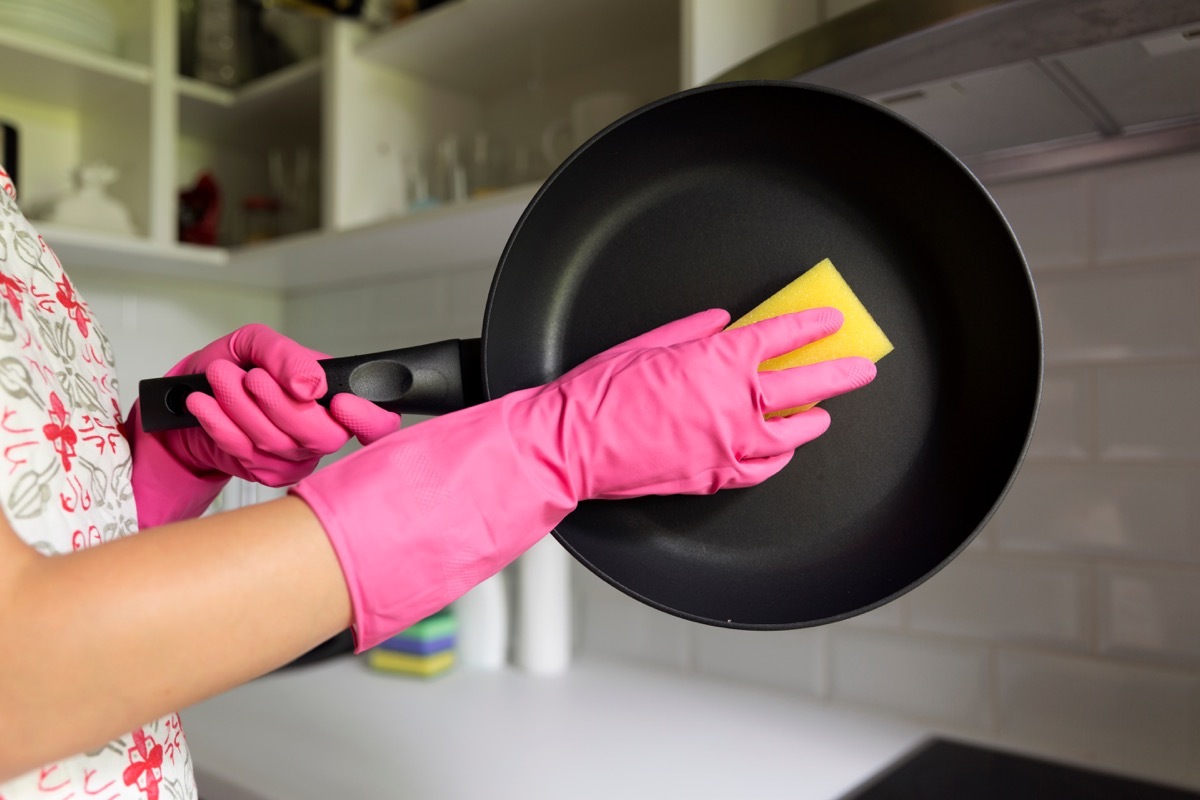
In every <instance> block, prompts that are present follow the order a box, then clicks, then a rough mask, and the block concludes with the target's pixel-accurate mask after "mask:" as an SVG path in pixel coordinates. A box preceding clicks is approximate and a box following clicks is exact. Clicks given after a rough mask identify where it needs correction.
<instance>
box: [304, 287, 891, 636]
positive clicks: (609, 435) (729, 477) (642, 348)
mask: <svg viewBox="0 0 1200 800" xmlns="http://www.w3.org/2000/svg"><path fill="white" fill-rule="evenodd" d="M841 319H842V317H841V313H840V312H838V311H837V310H835V309H814V310H810V311H805V312H801V313H799V314H790V315H786V316H783V317H777V318H775V319H772V320H766V321H764V322H760V323H757V324H755V325H748V326H746V327H743V328H737V329H734V330H731V331H725V330H724V328H725V326H726V325H728V324H729V315H728V314H727V313H725V312H724V311H721V310H712V311H706V312H703V313H700V314H696V315H693V316H690V317H686V318H684V319H681V320H677V321H676V322H673V323H670V324H668V325H665V326H663V327H661V328H658V329H656V330H654V331H651V332H650V333H647V334H644V335H643V336H639V337H637V338H636V339H633V340H631V341H629V342H626V343H624V344H622V345H618V346H617V347H615V348H613V349H611V350H608V351H606V352H604V353H602V354H600V355H598V356H596V357H594V358H592V359H590V360H588V361H587V362H585V363H584V364H582V365H580V366H579V367H577V368H575V369H573V370H571V371H570V372H569V373H567V374H566V375H564V376H563V377H561V378H559V379H558V380H555V381H554V382H552V383H549V384H547V385H545V386H540V387H536V388H533V389H526V390H522V391H518V392H514V393H512V394H509V395H505V396H504V397H501V398H498V399H496V400H492V401H490V402H488V403H484V404H482V405H478V406H474V407H472V408H468V409H465V410H463V411H457V412H455V413H453V414H448V415H446V416H443V417H439V418H436V419H433V420H430V421H428V422H423V423H421V424H420V425H417V426H415V427H413V428H409V429H407V430H405V431H402V432H400V433H399V434H397V435H395V436H390V437H388V438H386V439H384V440H382V441H380V442H378V443H376V444H375V445H372V446H370V447H366V448H364V449H362V450H360V451H359V452H357V453H354V454H353V455H351V456H349V457H347V458H344V459H342V460H340V461H338V462H336V463H335V464H332V465H330V466H328V467H326V468H325V469H322V470H320V471H318V472H316V473H315V474H313V475H312V476H311V477H309V478H306V479H305V480H303V481H301V482H300V483H299V484H298V485H297V486H295V487H294V488H293V489H292V492H293V493H294V494H296V495H297V496H299V497H300V498H302V499H303V500H304V501H305V502H306V503H307V504H308V505H309V507H310V508H312V510H313V512H314V513H315V514H316V516H317V518H318V519H319V520H320V522H321V524H322V526H323V527H324V528H325V531H326V533H327V534H328V536H329V539H330V542H331V543H332V545H333V548H334V551H335V552H336V553H337V557H338V560H339V562H340V564H341V567H342V572H343V574H344V575H345V578H346V584H347V586H348V588H349V591H350V597H351V603H352V606H353V611H354V630H355V637H356V639H355V641H356V647H357V649H358V650H359V651H360V652H361V651H362V650H364V649H367V648H369V647H372V646H374V645H375V644H378V643H379V642H380V641H382V640H383V639H385V638H387V637H388V636H390V635H392V634H394V633H395V632H397V631H399V630H401V629H403V628H405V627H407V626H408V625H410V624H412V623H413V622H416V621H417V620H420V619H421V618H423V617H425V616H428V615H429V614H431V613H433V612H435V611H437V610H438V609H440V608H442V607H444V606H445V605H447V604H448V603H450V602H451V601H453V600H455V599H457V598H458V597H459V596H460V595H462V594H463V593H465V592H466V591H467V590H468V589H470V588H471V587H473V586H475V585H476V584H478V583H479V582H481V581H483V580H484V579H486V578H488V577H489V576H491V575H493V574H495V573H496V572H498V571H499V570H500V569H502V568H503V567H504V566H505V565H507V564H508V563H510V562H511V561H512V560H513V559H514V558H516V557H517V556H518V555H520V554H521V553H522V552H524V551H525V550H527V549H528V548H529V547H531V546H532V545H533V544H535V543H536V542H537V541H538V540H539V539H541V538H542V537H543V536H544V535H546V534H547V533H549V532H550V531H551V530H552V529H553V528H554V526H555V525H557V524H558V523H559V522H560V521H561V520H562V519H563V518H564V517H565V516H566V515H567V514H568V513H570V512H571V510H572V509H574V508H575V506H576V504H577V503H579V502H580V501H582V500H588V499H596V498H624V497H634V496H638V495H646V494H675V493H685V494H709V493H712V492H715V491H717V490H718V489H723V488H729V487H744V486H751V485H754V484H757V483H760V482H762V481H764V480H766V479H767V478H769V477H770V476H772V475H774V474H775V473H776V472H778V471H779V470H781V469H783V467H784V466H785V465H786V464H787V462H788V461H789V460H790V459H791V457H792V453H793V452H794V450H795V449H796V448H797V447H799V446H800V445H802V444H804V443H805V442H808V441H810V440H812V439H814V438H816V437H817V436H820V435H821V434H822V433H824V432H825V430H826V429H827V428H828V426H829V414H828V412H826V411H825V410H824V409H821V408H813V409H811V410H808V411H804V412H801V413H799V414H795V415H793V416H790V417H780V418H773V419H770V420H767V419H764V418H763V414H764V413H766V412H768V411H773V410H783V409H788V408H792V407H795V406H800V405H804V404H807V403H812V402H817V401H820V400H824V399H826V398H829V397H833V396H834V395H837V394H841V393H843V392H846V391H849V390H851V389H855V388H858V387H860V386H863V385H865V384H867V383H869V382H870V381H871V380H872V379H873V378H874V377H875V365H874V364H872V363H871V361H870V360H869V359H865V358H844V359H837V360H834V361H827V362H823V363H820V364H813V365H809V366H803V367H795V368H793V369H788V370H781V371H778V372H763V373H760V372H758V365H759V364H760V363H761V362H763V361H765V360H766V359H768V358H771V357H773V356H777V355H781V354H783V353H785V352H788V351H790V350H794V349H796V348H798V347H801V346H803V345H805V344H808V343H809V342H812V341H815V340H817V339H820V338H822V337H824V336H827V335H829V334H830V333H833V332H834V331H835V330H837V329H838V328H839V327H840V326H841Z"/></svg>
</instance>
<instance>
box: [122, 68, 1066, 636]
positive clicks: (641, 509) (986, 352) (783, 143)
mask: <svg viewBox="0 0 1200 800" xmlns="http://www.w3.org/2000/svg"><path fill="white" fill-rule="evenodd" d="M825 257H829V258H831V259H832V260H833V262H834V264H836V265H837V267H838V269H839V270H840V271H841V272H842V274H843V275H844V276H845V277H846V279H847V281H848V282H849V283H850V285H851V286H852V287H853V288H854V290H855V292H856V293H857V294H858V295H859V296H860V297H861V298H862V300H863V302H864V303H865V304H866V306H867V308H868V309H870V310H871V311H872V312H873V314H874V315H875V317H876V319H877V320H878V322H879V324H880V325H881V326H882V327H883V329H884V330H885V331H886V332H887V334H888V336H889V337H890V338H891V340H892V341H893V343H894V344H895V348H896V349H895V351H894V352H893V353H892V354H890V355H888V356H887V357H886V358H885V359H884V360H883V361H881V362H880V363H879V375H878V377H877V379H876V380H875V382H874V383H872V384H871V385H870V386H868V387H866V388H864V389H862V390H859V391H857V392H853V393H851V394H849V395H845V396H842V397H838V398H835V399H833V400H829V401H827V402H826V403H825V404H824V406H825V407H826V408H827V409H828V410H829V412H830V414H831V415H832V417H833V425H832V427H831V428H830V430H829V431H828V432H827V433H826V434H825V435H824V436H822V437H821V438H820V439H818V440H816V441H815V442H812V443H810V444H807V445H805V446H804V447H802V448H801V449H800V450H799V451H798V452H797V453H796V456H795V458H794V459H793V460H792V462H791V464H790V465H789V466H788V467H787V468H786V469H785V470H784V471H783V472H781V473H780V474H779V475H777V476H776V477H774V478H772V479H770V480H769V481H767V482H766V483H764V484H762V485H761V486H758V487H755V488H751V489H743V490H731V491H726V492H720V493H718V494H716V495H713V496H708V497H689V496H674V497H650V498H642V499H638V500H628V501H619V502H617V501H594V502H588V503H584V504H582V505H581V506H580V507H579V508H578V510H576V511H575V512H574V513H572V514H571V515H570V516H569V517H567V519H566V520H564V521H563V523H562V524H561V525H560V526H559V528H558V530H556V531H555V535H556V536H557V537H558V539H559V540H560V541H561V542H562V543H563V545H564V546H565V547H566V548H567V549H568V550H569V551H570V552H571V553H572V554H573V555H574V556H575V557H576V558H577V559H579V560H580V561H581V562H582V563H583V564H585V565H586V566H587V567H588V568H590V569H591V570H592V571H593V572H595V573H596V574H597V575H599V576H600V577H602V578H604V579H605V580H607V581H608V582H609V583H611V584H613V585H614V586H616V587H618V588H619V589H621V590H622V591H624V592H626V593H628V594H630V595H632V596H633V597H636V598H638V599H639V600H642V601H643V602H646V603H648V604H650V605H651V606H654V607H656V608H659V609H662V610H664V611H668V612H670V613H672V614H676V615H678V616H681V617H685V618H687V619H692V620H696V621H699V622H705V623H709V624H713V625H720V626H727V627H734V628H752V629H784V628H798V627H806V626H811V625H819V624H823V623H827V622H833V621H836V620H840V619H844V618H846V617H849V616H853V615H855V614H859V613H862V612H864V611H867V610H870V609H872V608H875V607H876V606H879V605H881V604H883V603H886V602H888V601H889V600H891V599H893V598H895V597H897V596H898V595H900V594H902V593H903V592H905V591H907V590H909V589H912V588H913V587H914V586H916V585H918V584H920V583H921V582H922V581H924V580H925V579H926V578H928V577H929V576H930V575H932V574H933V573H935V572H937V571H938V570H939V569H940V568H941V567H942V566H944V565H945V564H946V563H947V562H948V561H949V560H950V559H951V558H953V557H954V556H955V555H956V554H957V553H958V552H959V551H961V550H962V549H963V548H964V547H965V546H966V545H967V543H968V542H969V541H970V540H971V539H972V538H973V537H974V536H975V534H976V532H977V531H979V529H980V528H981V527H982V526H983V524H984V522H985V521H986V520H987V519H988V517H989V516H990V514H991V513H992V511H993V510H994V509H995V508H996V506H997V504H998V503H999V502H1000V499H1001V498H1002V497H1003V495H1004V493H1005V492H1006V490H1007V488H1008V486H1009V483H1010V481H1011V480H1012V478H1013V475H1014V473H1015V471H1016V469H1017V466H1018V464H1019V462H1020V460H1021V458H1022V455H1023V453H1024V450H1025V447H1026V444H1027V441H1028V438H1029V434H1030V431H1031V429H1032V425H1033V420H1034V414H1035V410H1036V407H1037V403H1038V397H1039V391H1040V385H1041V368H1042V347H1041V327H1040V320H1039V316H1038V309H1037V303H1036V300H1035V297H1034V291H1033V286H1032V282H1031V280H1030V276H1029V272H1028V269H1027V267H1026V265H1025V262H1024V259H1023V258H1022V255H1021V252H1020V249H1019V247H1018V246H1017V242H1016V241H1015V239H1014V238H1013V235H1012V233H1011V231H1010V230H1009V228H1008V225H1007V224H1006V223H1005V221H1004V219H1003V217H1002V216H1001V214H1000V212H999V211H998V210H997V208H996V206H995V205H994V203H993V202H992V200H991V198H990V197H989V196H988V194H987V192H986V191H985V190H984V189H983V187H982V186H981V185H980V184H979V182H978V181H977V180H976V179H975V178H974V177H973V176H972V175H971V174H970V173H969V172H968V171H967V169H966V168H965V167H964V166H963V165H962V164H961V163H960V162H959V161H958V160H957V159H956V158H955V157H954V156H953V155H951V154H950V153H949V152H948V151H947V150H946V149H945V148H943V147H942V146H941V145H939V144H938V143H937V142H935V141H934V140H932V139H931V138H929V137H928V136H926V135H925V134H923V133H922V132H920V131H919V130H917V129H916V128H914V127H913V126H912V125H910V124H909V123H907V122H906V121H904V120H903V119H901V118H900V117H898V116H896V115H894V114H892V113H891V112H889V111H887V110H884V109H882V108H880V107H878V106H875V105H873V104H871V103H868V102H866V101H863V100H860V99H858V98H855V97H852V96H850V95H846V94H842V93H839V92H834V91H830V90H825V89H821V88H816V87H809V86H802V85H798V84H793V83H776V82H752V83H740V84H723V85H717V86H712V87H705V88H701V89H696V90H692V91H688V92H683V93H680V94H677V95H673V96H670V97H667V98H664V99H662V100H659V101H657V102H655V103H652V104H650V105H648V106H646V107H644V108H642V109H640V110H638V111H635V112H634V113H632V114H630V115H629V116H627V117H625V118H624V119H622V120H620V121H619V122H617V123H614V124H613V125H612V126H610V127H609V128H607V129H606V130H604V131H603V132H601V133H600V134H598V135H597V136H596V137H594V138H593V139H592V140H591V141H589V142H588V143H587V144H585V145H583V146H582V147H581V148H580V149H579V150H578V151H576V152H575V153H574V154H573V155H572V156H571V157H570V158H569V159H568V160H567V161H566V162H565V163H564V164H562V165H561V166H560V167H559V168H558V170H556V171H555V173H554V174H553V175H551V177H550V178H549V179H548V180H547V181H546V183H545V184H544V185H543V186H542V188H541V189H540V191H539V192H538V193H537V195H536V196H535V197H534V198H533V200H532V201H531V202H530V204H529V206H528V208H527V209H526V210H525V213H524V215H523V216H522V217H521V219H520V221H519V223H518V224H517V227H516V229H515V230H514V231H513V234H512V236H511V238H510V239H509V242H508V245H507V247H506V248H505V250H504V253H503V255H502V256H501V258H500V263H499V266H498V268H497V270H496V275H495V279H494V281H493V283H492V289H491V294H490V296H489V299H488V304H487V311H486V314H485V317H484V322H483V335H482V340H481V342H482V345H481V353H480V354H479V355H477V354H476V352H475V349H474V348H475V347H476V346H478V345H477V344H475V343H472V342H449V343H441V344H439V345H432V346H426V350H424V351H423V352H417V353H415V354H414V351H411V350H405V351H396V352H394V353H391V354H373V355H370V356H359V357H352V358H349V359H333V360H331V361H330V362H327V370H328V372H329V374H330V383H331V386H332V387H334V388H333V390H332V391H337V390H346V389H347V388H349V389H351V390H354V391H356V392H358V393H360V394H363V395H364V396H368V397H370V398H371V399H374V400H376V401H377V402H381V403H383V404H386V405H389V406H391V407H393V408H398V409H401V410H411V411H420V412H431V411H432V412H441V411H450V410H453V409H454V408H456V407H458V406H459V405H460V404H462V403H464V402H465V403H470V402H477V401H479V400H482V399H486V398H490V397H497V396H500V395H503V394H505V393H507V392H510V391H513V390H515V389H520V388H524V387H528V386H534V385H537V384H541V383H545V382H546V381H549V380H551V379H553V378H554V377H556V376H558V375H560V374H561V373H563V372H565V371H567V370H568V369H569V368H570V367H572V366H574V365H575V364H577V363H579V362H581V361H583V360H585V359H586V358H588V357H589V356H591V355H593V354H595V353H598V352H600V351H601V350H604V349H605V348H607V347H609V346H611V345H614V344H617V343H618V342H621V341H624V340H626V339H628V338H630V337H632V336H634V335H636V334H639V333H642V332H643V331H646V330H648V329H650V328H652V327H655V326H657V325H659V324H662V323H665V322H667V321H670V320H672V319H676V318H678V317H681V316H684V315H686V314H690V313H692V312H695V311H698V310H701V309H705V308H709V307H714V306H721V307H724V308H726V309H728V310H729V311H730V312H731V313H732V314H733V316H734V317H735V318H736V317H737V316H739V315H741V314H742V313H744V312H745V311H747V310H749V309H750V308H751V307H753V306H754V305H756V304H757V303H758V302H759V301H761V300H762V299H763V298H765V297H767V296H768V295H770V294H771V293H772V292H774V291H776V290H777V289H779V288H781V287H782V286H784V285H785V284H786V283H788V282H789V281H790V280H791V279H792V278H794V277H795V276H796V275H798V274H799V273H800V272H802V271H804V270H805V269H807V268H808V267H810V266H812V265H814V264H816V263H817V262H818V261H820V260H821V259H822V258H825ZM480 356H481V360H482V370H481V371H479V367H478V366H477V361H478V359H479V357H480ZM460 365H461V369H460ZM356 370H357V372H356ZM460 372H461V373H462V374H463V375H465V376H466V378H467V380H466V382H465V384H464V383H462V382H461V376H460V375H459V373H460ZM476 375H481V385H476V386H475V387H473V386H472V384H473V383H474V378H475V376H476ZM185 383H186V380H185ZM147 384H149V386H147ZM186 391H187V389H183V390H180V389H178V388H175V389H172V388H171V384H169V383H166V384H164V383H163V382H162V381H154V382H144V384H143V388H142V398H143V409H144V410H143V413H144V415H145V419H146V422H147V423H148V424H150V425H154V424H156V423H157V422H158V421H159V417H166V418H168V420H170V419H172V418H174V419H175V422H174V423H172V424H177V423H178V417H179V415H178V414H176V413H175V411H178V410H179V409H180V408H181V403H180V400H181V398H182V396H183V394H184V393H186ZM172 393H174V394H172ZM417 395H421V396H419V397H418V396H417ZM172 409H174V411H172ZM184 413H186V412H184Z"/></svg>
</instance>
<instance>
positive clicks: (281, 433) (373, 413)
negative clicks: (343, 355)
mask: <svg viewBox="0 0 1200 800" xmlns="http://www.w3.org/2000/svg"><path fill="white" fill-rule="evenodd" d="M322 358H326V356H325V355H324V354H322V353H318V352H317V351H315V350H309V349H308V348H307V347H303V346H301V345H299V344H297V343H296V342H294V341H292V340H291V339H289V338H288V337H286V336H284V335H283V334H281V333H277V332H276V331H274V330H272V329H271V328H269V327H267V326H266V325H247V326H245V327H243V328H239V329H238V330H236V331H234V332H233V333H231V334H229V335H228V336H224V337H222V338H220V339H218V340H217V341H215V342H213V343H212V344H210V345H208V346H207V347H205V348H203V349H201V350H198V351H197V352H195V353H192V354H191V355H190V356H188V357H187V358H185V359H183V360H182V361H180V362H179V363H178V364H176V365H175V367H174V368H172V369H171V371H170V372H168V373H167V375H168V376H174V375H189V374H194V373H200V372H203V373H204V374H205V376H206V377H207V378H208V381H209V383H211V384H212V387H213V396H211V397H210V396H209V395H206V394H201V393H199V392H195V393H193V394H190V395H188V398H187V408H188V411H190V412H192V414H194V415H195V416H196V418H197V419H198V420H199V421H200V427H199V428H188V429H186V430H176V431H163V432H161V433H156V434H149V433H146V432H145V431H143V430H142V426H141V422H140V419H139V417H140V410H139V408H138V405H137V403H134V406H133V410H132V411H131V412H130V415H129V422H128V424H127V425H126V429H127V431H128V432H129V436H130V445H131V447H132V449H133V493H134V498H135V499H136V501H137V507H138V524H139V526H140V527H143V528H147V527H152V526H154V525H161V524H164V523H167V522H172V521H175V520H179V519H187V518H189V517H195V516H199V515H200V514H202V513H203V512H204V509H206V508H207V507H208V506H209V504H210V503H212V501H213V500H214V499H215V498H216V496H217V495H218V494H219V493H220V491H221V489H222V488H223V487H224V486H225V484H226V483H227V482H228V481H229V478H230V477H231V476H232V477H238V478H242V479H244V480H248V481H254V482H257V483H262V484H266V485H267V486H288V485H291V484H293V483H295V482H296V481H298V480H300V479H301V478H303V477H305V476H306V475H309V474H310V473H312V471H313V470H314V469H316V467H317V463H318V462H319V461H320V459H321V457H322V456H324V455H328V454H329V453H333V452H335V451H337V450H338V449H339V448H341V447H342V446H343V445H344V444H346V442H347V441H349V439H350V437H351V436H352V435H353V436H356V437H358V439H359V440H360V441H361V442H362V443H363V444H368V443H370V442H372V441H375V440H376V439H378V438H380V437H382V436H384V435H386V434H389V433H392V432H393V431H395V430H396V429H397V428H398V427H399V425H400V417H399V415H397V414H394V413H392V412H390V411H384V410H383V409H381V408H379V407H378V406H376V405H375V404H374V403H371V402H369V401H367V400H363V399H361V398H359V397H355V396H354V395H338V396H337V398H336V399H337V402H336V403H334V404H333V407H332V408H331V409H330V410H326V409H325V408H324V407H323V406H320V405H318V404H317V403H316V400H317V399H318V398H320V397H322V396H324V394H325V392H326V391H327V387H326V382H325V373H324V371H323V370H322V369H321V367H320V365H319V364H317V360H318V359H322Z"/></svg>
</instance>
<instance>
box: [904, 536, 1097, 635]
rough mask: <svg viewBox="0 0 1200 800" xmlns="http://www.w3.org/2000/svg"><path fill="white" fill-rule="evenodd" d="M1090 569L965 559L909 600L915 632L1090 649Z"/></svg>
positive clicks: (1007, 560)
mask: <svg viewBox="0 0 1200 800" xmlns="http://www.w3.org/2000/svg"><path fill="white" fill-rule="evenodd" d="M1087 587H1088V576H1087V569H1086V567H1084V566H1081V565H1075V564H1057V563H1042V562H1039V561H1037V560H1033V559H1013V558H998V557H992V556H988V557H961V558H958V559H956V560H955V561H953V562H951V563H950V564H949V565H948V566H947V567H946V568H945V569H943V570H942V571H941V572H939V573H938V574H937V575H934V576H933V577H932V578H930V579H929V580H928V581H926V582H925V583H924V584H922V585H921V586H919V587H918V588H916V589H914V590H913V592H912V594H911V595H910V601H911V611H910V622H909V624H910V626H911V627H912V628H913V629H914V630H919V631H928V632H930V633H942V634H951V635H955V636H963V637H968V638H982V639H989V640H993V641H1041V642H1048V643H1054V644H1063V645H1070V646H1075V647H1082V646H1086V644H1087V643H1088V637H1089V634H1088V619H1089V614H1088V608H1087V605H1086V603H1087V594H1086V591H1087Z"/></svg>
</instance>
